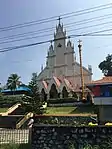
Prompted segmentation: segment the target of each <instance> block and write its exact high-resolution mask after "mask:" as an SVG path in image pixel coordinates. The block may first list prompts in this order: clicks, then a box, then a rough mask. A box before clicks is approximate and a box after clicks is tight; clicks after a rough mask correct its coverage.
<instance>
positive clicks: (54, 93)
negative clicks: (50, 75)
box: [50, 84, 58, 98]
mask: <svg viewBox="0 0 112 149" xmlns="http://www.w3.org/2000/svg"><path fill="white" fill-rule="evenodd" d="M50 98H58V91H57V89H56V85H55V84H52V86H51V90H50Z"/></svg>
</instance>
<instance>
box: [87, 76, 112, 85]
mask: <svg viewBox="0 0 112 149" xmlns="http://www.w3.org/2000/svg"><path fill="white" fill-rule="evenodd" d="M94 84H95V85H96V84H99V85H100V84H112V76H110V77H103V78H102V79H100V80H96V81H92V82H90V83H88V84H87V85H94Z"/></svg>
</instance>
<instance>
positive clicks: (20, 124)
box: [16, 112, 33, 129]
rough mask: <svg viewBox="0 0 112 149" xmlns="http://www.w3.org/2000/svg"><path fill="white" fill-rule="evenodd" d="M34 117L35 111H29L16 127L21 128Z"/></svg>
mask: <svg viewBox="0 0 112 149" xmlns="http://www.w3.org/2000/svg"><path fill="white" fill-rule="evenodd" d="M31 117H33V113H31V112H29V113H27V114H26V115H25V116H24V117H23V118H22V119H21V120H20V121H19V122H18V123H17V124H16V128H17V129H19V128H20V127H21V126H22V125H23V124H24V123H25V122H26V121H27V120H28V119H29V118H31Z"/></svg>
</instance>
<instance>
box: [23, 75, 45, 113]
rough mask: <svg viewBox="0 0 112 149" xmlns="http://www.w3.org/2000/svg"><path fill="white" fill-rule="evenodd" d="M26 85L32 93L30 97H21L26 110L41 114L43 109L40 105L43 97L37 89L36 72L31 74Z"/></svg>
mask: <svg viewBox="0 0 112 149" xmlns="http://www.w3.org/2000/svg"><path fill="white" fill-rule="evenodd" d="M28 87H29V88H30V89H31V91H32V95H31V97H28V96H25V97H24V99H23V100H24V107H25V109H26V111H27V112H33V113H35V114H42V113H43V110H42V109H41V107H42V105H43V98H42V96H41V94H40V93H39V89H38V83H37V73H33V74H32V78H31V81H30V82H29V85H28Z"/></svg>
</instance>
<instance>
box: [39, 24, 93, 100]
mask: <svg viewBox="0 0 112 149" xmlns="http://www.w3.org/2000/svg"><path fill="white" fill-rule="evenodd" d="M66 40H67V39H66V31H64V29H63V25H62V24H60V22H59V24H58V26H56V32H55V33H54V45H52V43H51V45H50V47H49V49H48V53H47V60H46V66H45V68H42V70H41V72H40V73H39V75H38V84H39V90H40V92H41V93H42V94H43V95H44V97H45V98H46V99H47V98H65V97H68V96H71V97H72V96H75V95H76V93H79V92H80V87H81V75H80V64H79V63H78V62H77V61H76V55H75V52H74V45H73V44H72V42H71V41H70V40H68V41H66ZM83 74H84V82H85V84H86V83H88V82H91V79H92V69H91V67H90V66H89V67H88V68H85V67H83Z"/></svg>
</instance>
